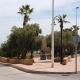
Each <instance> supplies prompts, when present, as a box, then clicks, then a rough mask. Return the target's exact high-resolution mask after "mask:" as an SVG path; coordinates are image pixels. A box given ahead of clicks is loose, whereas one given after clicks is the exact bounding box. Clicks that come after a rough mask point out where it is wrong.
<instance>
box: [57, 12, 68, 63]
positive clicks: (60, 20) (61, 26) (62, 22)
mask: <svg viewBox="0 0 80 80" xmlns="http://www.w3.org/2000/svg"><path fill="white" fill-rule="evenodd" d="M66 16H67V15H66V14H63V16H61V15H59V16H58V17H57V20H58V23H59V24H60V31H61V48H60V58H61V61H60V63H61V64H62V63H63V58H64V55H63V45H62V31H63V24H64V23H67V22H68V21H65V18H66Z"/></svg>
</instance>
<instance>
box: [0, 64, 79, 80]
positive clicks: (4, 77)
mask: <svg viewBox="0 0 80 80" xmlns="http://www.w3.org/2000/svg"><path fill="white" fill-rule="evenodd" d="M0 80H80V73H79V74H68V75H67V74H31V73H25V72H22V71H19V70H17V69H15V68H12V67H9V66H4V65H1V64H0Z"/></svg>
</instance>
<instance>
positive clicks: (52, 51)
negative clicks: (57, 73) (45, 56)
mask: <svg viewBox="0 0 80 80" xmlns="http://www.w3.org/2000/svg"><path fill="white" fill-rule="evenodd" d="M51 46H52V48H51V49H52V50H51V59H52V65H51V67H52V68H53V67H54V0H52V44H51Z"/></svg>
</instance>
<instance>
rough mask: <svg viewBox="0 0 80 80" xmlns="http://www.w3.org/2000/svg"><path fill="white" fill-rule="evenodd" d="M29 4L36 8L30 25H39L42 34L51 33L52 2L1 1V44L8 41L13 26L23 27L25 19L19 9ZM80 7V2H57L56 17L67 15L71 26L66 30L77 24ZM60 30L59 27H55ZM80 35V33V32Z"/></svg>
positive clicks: (68, 0) (40, 0)
mask: <svg viewBox="0 0 80 80" xmlns="http://www.w3.org/2000/svg"><path fill="white" fill-rule="evenodd" d="M25 4H29V5H30V6H31V7H32V8H34V12H33V13H32V14H31V16H30V18H31V21H30V23H39V24H40V28H41V29H42V31H43V32H42V34H43V35H47V34H49V33H51V17H52V16H51V13H52V12H51V9H52V8H51V7H52V6H51V5H52V0H1V1H0V44H1V43H2V42H4V41H6V40H7V37H8V36H9V34H10V30H11V28H12V27H13V26H20V27H22V22H23V17H22V16H21V15H19V14H18V13H17V12H18V9H19V7H21V6H22V5H25ZM79 5H80V1H79V0H55V16H56V15H59V14H60V15H62V14H67V19H68V20H69V21H70V23H69V24H65V25H64V28H66V27H71V25H74V24H75V16H76V14H75V7H76V6H79ZM79 14H80V9H79V10H78V25H80V15H79ZM55 30H59V26H58V25H56V26H55ZM79 34H80V32H79Z"/></svg>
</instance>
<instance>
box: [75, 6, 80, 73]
mask: <svg viewBox="0 0 80 80" xmlns="http://www.w3.org/2000/svg"><path fill="white" fill-rule="evenodd" d="M78 8H79V7H76V28H77V9H78ZM77 35H78V32H77V30H76V43H75V73H77V44H78V43H77Z"/></svg>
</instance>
